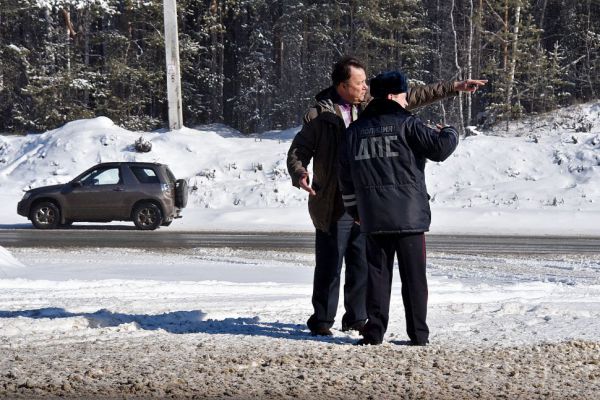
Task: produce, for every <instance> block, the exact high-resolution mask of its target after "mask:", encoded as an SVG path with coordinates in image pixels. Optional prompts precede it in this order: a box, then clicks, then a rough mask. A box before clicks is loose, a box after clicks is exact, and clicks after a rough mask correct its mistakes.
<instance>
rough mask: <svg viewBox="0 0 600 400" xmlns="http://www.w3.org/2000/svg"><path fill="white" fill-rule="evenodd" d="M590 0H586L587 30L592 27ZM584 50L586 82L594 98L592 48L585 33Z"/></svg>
mask: <svg viewBox="0 0 600 400" xmlns="http://www.w3.org/2000/svg"><path fill="white" fill-rule="evenodd" d="M591 2H592V0H588V2H587V30H588V32H591V31H592V27H591V13H592V9H591V6H592V5H591ZM585 51H586V53H587V54H586V56H587V63H588V68H586V70H587V78H588V83H589V84H590V91H591V92H592V97H593V98H596V91H595V90H594V84H593V83H592V75H591V73H590V71H591V70H592V68H591V66H592V60H591V57H592V56H591V52H592V49H591V48H590V35H586V39H585Z"/></svg>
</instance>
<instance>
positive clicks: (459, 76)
mask: <svg viewBox="0 0 600 400" xmlns="http://www.w3.org/2000/svg"><path fill="white" fill-rule="evenodd" d="M454 5H455V0H452V7H451V8H450V22H451V24H452V33H453V35H454V66H455V67H456V70H457V79H459V80H462V79H463V78H462V76H463V71H462V68H461V66H460V64H459V62H458V35H457V33H456V26H455V25H454ZM462 100H463V99H462V92H458V115H459V119H458V121H459V129H460V131H461V133H464V132H465V122H464V114H463V101H462Z"/></svg>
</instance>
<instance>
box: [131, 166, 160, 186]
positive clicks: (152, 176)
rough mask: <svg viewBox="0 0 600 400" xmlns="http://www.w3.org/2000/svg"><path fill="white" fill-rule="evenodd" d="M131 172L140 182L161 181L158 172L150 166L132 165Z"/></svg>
mask: <svg viewBox="0 0 600 400" xmlns="http://www.w3.org/2000/svg"><path fill="white" fill-rule="evenodd" d="M131 172H133V174H134V175H135V177H136V178H137V180H138V181H139V182H140V183H160V181H159V180H158V176H156V172H155V171H154V170H153V169H152V168H148V167H131Z"/></svg>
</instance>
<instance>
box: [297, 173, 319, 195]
mask: <svg viewBox="0 0 600 400" xmlns="http://www.w3.org/2000/svg"><path fill="white" fill-rule="evenodd" d="M298 184H299V185H300V188H301V189H304V190H306V191H307V192H308V194H310V195H311V196H315V195H316V194H317V193H316V192H315V191H314V190H313V188H311V187H310V185H309V184H308V174H304V175H302V178H300V180H299V181H298Z"/></svg>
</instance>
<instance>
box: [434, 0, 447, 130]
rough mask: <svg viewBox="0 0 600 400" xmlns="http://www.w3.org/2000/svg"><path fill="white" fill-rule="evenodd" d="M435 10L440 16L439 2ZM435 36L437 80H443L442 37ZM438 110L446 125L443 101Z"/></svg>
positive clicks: (439, 34)
mask: <svg viewBox="0 0 600 400" xmlns="http://www.w3.org/2000/svg"><path fill="white" fill-rule="evenodd" d="M436 5H437V10H436V15H440V0H437V4H436ZM436 36H437V53H438V68H439V70H438V75H439V79H444V73H443V72H442V70H443V68H442V66H443V62H444V61H443V60H444V59H443V57H442V35H441V33H440V32H438V34H437V35H436ZM439 104H440V108H441V109H442V123H443V124H446V106H445V105H444V102H443V101H440V103H439Z"/></svg>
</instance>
